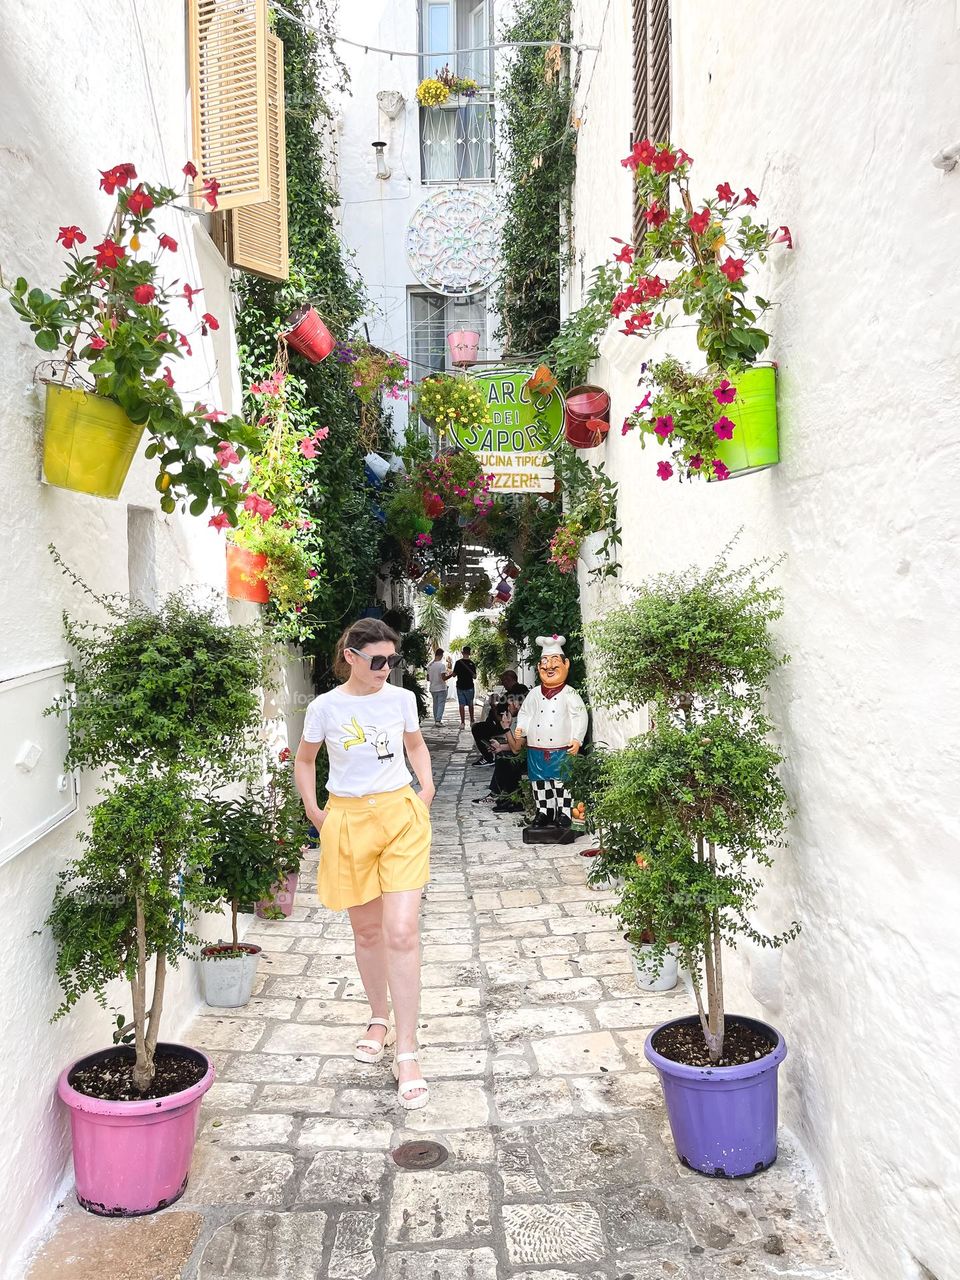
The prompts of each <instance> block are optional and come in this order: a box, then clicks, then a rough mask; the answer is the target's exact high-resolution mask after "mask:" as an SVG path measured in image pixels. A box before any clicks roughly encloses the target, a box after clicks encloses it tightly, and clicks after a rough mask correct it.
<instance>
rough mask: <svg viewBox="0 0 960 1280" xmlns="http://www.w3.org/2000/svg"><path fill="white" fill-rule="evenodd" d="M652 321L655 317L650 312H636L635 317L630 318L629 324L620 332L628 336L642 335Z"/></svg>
mask: <svg viewBox="0 0 960 1280" xmlns="http://www.w3.org/2000/svg"><path fill="white" fill-rule="evenodd" d="M652 321H653V316H652V315H651V314H650V312H649V311H635V312H634V313H633V315H632V316H630V317H629V319H628V320H627V323H626V324H625V325H624V327H623V328H622V329H621V330H620V332H621V333H625V334H627V335H630V334H633V333H640V332H642V330H644V329H646V328H647V327H648V326H649V325H650V324H651V322H652Z"/></svg>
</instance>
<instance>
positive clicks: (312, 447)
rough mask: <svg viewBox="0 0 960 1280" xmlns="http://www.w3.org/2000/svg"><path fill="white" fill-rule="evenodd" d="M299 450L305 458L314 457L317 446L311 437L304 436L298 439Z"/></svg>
mask: <svg viewBox="0 0 960 1280" xmlns="http://www.w3.org/2000/svg"><path fill="white" fill-rule="evenodd" d="M300 452H301V453H302V454H303V456H304V457H305V458H315V457H316V456H317V446H316V444H315V443H314V441H313V439H312V437H310V436H304V438H303V439H302V440H301V441H300Z"/></svg>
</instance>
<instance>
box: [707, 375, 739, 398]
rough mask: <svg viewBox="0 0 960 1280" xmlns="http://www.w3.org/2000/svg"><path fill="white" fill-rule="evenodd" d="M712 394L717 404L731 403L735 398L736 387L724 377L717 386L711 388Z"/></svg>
mask: <svg viewBox="0 0 960 1280" xmlns="http://www.w3.org/2000/svg"><path fill="white" fill-rule="evenodd" d="M713 396H714V399H715V400H716V402H717V404H733V402H734V400H736V398H737V388H736V387H735V386H734V385H733V383H732V382H730V381H729V380H728V379H727V378H724V380H723V381H722V382H721V383H720V385H719V387H714V388H713Z"/></svg>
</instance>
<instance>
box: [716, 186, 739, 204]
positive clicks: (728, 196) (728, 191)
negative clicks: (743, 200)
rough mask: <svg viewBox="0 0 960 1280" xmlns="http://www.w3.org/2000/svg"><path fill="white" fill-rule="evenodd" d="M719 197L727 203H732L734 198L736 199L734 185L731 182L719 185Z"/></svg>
mask: <svg viewBox="0 0 960 1280" xmlns="http://www.w3.org/2000/svg"><path fill="white" fill-rule="evenodd" d="M717 199H718V200H722V201H723V202H724V203H725V204H730V202H731V201H732V200H734V199H736V197H735V195H734V191H733V187H731V185H730V183H729V182H721V183H720V185H719V186H718V187H717Z"/></svg>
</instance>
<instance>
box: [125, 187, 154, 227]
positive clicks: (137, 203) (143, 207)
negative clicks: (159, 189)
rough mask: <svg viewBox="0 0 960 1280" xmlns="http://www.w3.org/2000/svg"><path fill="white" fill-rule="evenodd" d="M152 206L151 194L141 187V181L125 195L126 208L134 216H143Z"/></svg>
mask: <svg viewBox="0 0 960 1280" xmlns="http://www.w3.org/2000/svg"><path fill="white" fill-rule="evenodd" d="M152 208H153V196H151V195H149V194H148V193H147V192H146V191H144V189H143V183H142V182H141V184H140V186H139V187H137V189H136V191H134V192H132V193H131V194H130V196H128V197H127V209H128V210H129V212H130V213H132V214H133V216H134V217H135V218H145V217H146V216H147V214H148V213H149V212H150V210H151V209H152Z"/></svg>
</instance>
